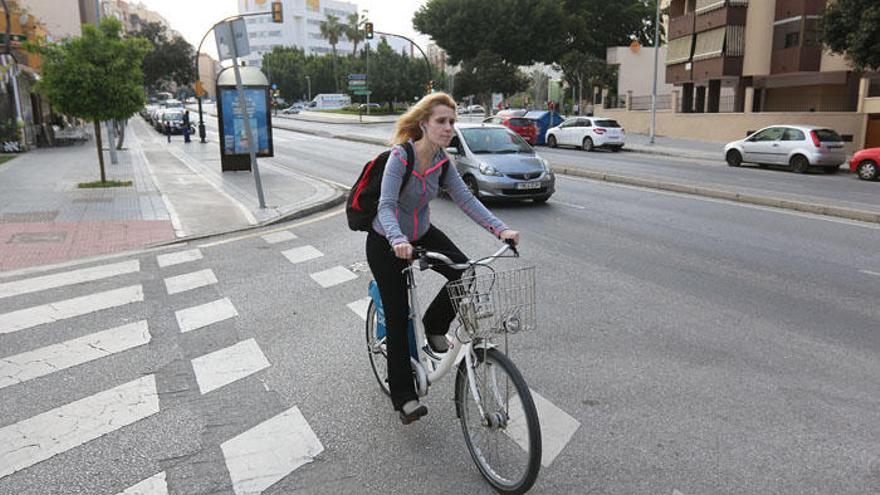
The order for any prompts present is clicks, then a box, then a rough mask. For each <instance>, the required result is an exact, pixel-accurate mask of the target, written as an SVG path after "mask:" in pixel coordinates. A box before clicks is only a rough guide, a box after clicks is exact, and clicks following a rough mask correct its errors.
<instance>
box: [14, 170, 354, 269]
mask: <svg viewBox="0 0 880 495" xmlns="http://www.w3.org/2000/svg"><path fill="white" fill-rule="evenodd" d="M304 175H305V174H304ZM346 187H348V186H346ZM343 213H345V208H337V209H335V210H331V211H330V213H325V214H323V215H320V216H317V217H314V218H309V219H308V220H303V221H302V222H297V223H292V224H289V225H285V226H283V227H278V228H275V229H272V230H263V231H260V232H255V233H250V234H244V235H239V236H235V237H230V238H228V239H223V240H220V241H214V242H208V243H205V244H199V247H200V248H209V247H214V246H221V245H223V244H229V243H230V242H236V241H241V240H244V239H250V238H252V237H259V236H262V235H264V234H268V233H272V232H280V231H282V230H287V229H292V228H295V227H302V226H305V225H311V224H313V223H317V222H321V221H324V220H327V219H328V218H332V217H335V216H337V215H341V214H343ZM0 276H2V274H0Z"/></svg>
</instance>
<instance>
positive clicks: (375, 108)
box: [358, 103, 381, 112]
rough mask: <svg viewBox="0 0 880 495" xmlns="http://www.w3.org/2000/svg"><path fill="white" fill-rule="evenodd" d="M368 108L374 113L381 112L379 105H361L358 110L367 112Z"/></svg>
mask: <svg viewBox="0 0 880 495" xmlns="http://www.w3.org/2000/svg"><path fill="white" fill-rule="evenodd" d="M368 107H369V109H370V111H373V110H379V108H380V107H381V105H379V104H378V103H361V104H360V105H358V110H360V111H363V112H366V111H367V108H368Z"/></svg>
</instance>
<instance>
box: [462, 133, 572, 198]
mask: <svg viewBox="0 0 880 495" xmlns="http://www.w3.org/2000/svg"><path fill="white" fill-rule="evenodd" d="M447 151H448V152H449V153H450V154H451V155H453V156H454V157H455V163H456V168H457V170H458V173H459V174H460V175H461V178H462V180H464V183H465V184H467V186H468V188H469V189H470V190H471V192H472V193H473V194H474V196H476V197H477V198H488V197H497V198H514V199H531V200H533V201H535V202H536V203H544V202H546V201H547V200H548V199H550V196H551V195H553V193H554V192H555V190H556V177H555V176H554V175H553V172H552V171H551V170H550V166H549V164H548V163H547V161H546V160H544V159H543V158H541V157H540V156H538V154H537V153H535V150H534V149H532V147H531V146H529V144H528V143H526V142H525V140H523V138H521V137H520V136H519V135H518V134H516V133H515V132H513V131H511V130H510V129H508V128H507V127H504V126H500V125H490V124H456V125H455V136H454V137H453V138H452V142H451V143H450V144H449V148H447Z"/></svg>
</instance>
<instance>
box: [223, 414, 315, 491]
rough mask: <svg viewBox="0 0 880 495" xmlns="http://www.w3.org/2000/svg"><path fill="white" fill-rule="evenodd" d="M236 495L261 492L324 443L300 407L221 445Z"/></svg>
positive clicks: (307, 460)
mask: <svg viewBox="0 0 880 495" xmlns="http://www.w3.org/2000/svg"><path fill="white" fill-rule="evenodd" d="M220 449H221V450H222V451H223V457H224V458H225V460H226V468H227V469H228V470H229V476H230V478H232V489H233V490H234V491H235V493H236V495H245V494H247V495H250V494H257V493H262V492H263V490H265V489H267V488H269V487H270V486H272V485H273V484H275V483H276V482H278V481H279V480H281V479H283V478H284V477H285V476H287V475H289V474H290V473H292V472H293V471H294V470H296V469H297V468H298V467H300V466H302V465H304V464H307V463H310V462H312V461H313V460H314V459H315V457H316V456H317V455H318V454H320V453H321V452H323V450H324V446H323V445H321V441H320V440H318V436H317V435H315V432H314V431H312V428H311V427H310V426H309V423H308V422H307V421H306V419H305V418H304V417H303V415H302V413H301V412H300V411H299V408H297V407H293V408H291V409H288V410H287V411H284V412H283V413H281V414H279V415H278V416H275V417H273V418H271V419H268V420H266V421H265V422H263V423H260V424H259V425H257V426H255V427H254V428H251V429H250V430H248V431H246V432H244V433H242V434H241V435H238V436H237V437H234V438H232V439H230V440H227V441H226V442H223V443H222V444H220Z"/></svg>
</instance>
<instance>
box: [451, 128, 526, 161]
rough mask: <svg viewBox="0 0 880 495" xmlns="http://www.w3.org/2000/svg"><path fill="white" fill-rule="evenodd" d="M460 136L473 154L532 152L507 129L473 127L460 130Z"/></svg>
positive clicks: (519, 138) (521, 139) (520, 139)
mask: <svg viewBox="0 0 880 495" xmlns="http://www.w3.org/2000/svg"><path fill="white" fill-rule="evenodd" d="M461 135H462V136H463V137H464V141H465V142H466V143H467V145H468V148H470V149H471V151H472V152H474V153H475V154H481V153H492V154H496V153H497V154H502V153H530V152H531V151H532V150H531V148H530V147H529V145H528V143H526V142H525V141H524V140H523V138H521V137H519V135H517V134H514V133H513V132H511V131H509V130H507V129H500V128H497V127H474V128H471V129H462V130H461Z"/></svg>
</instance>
